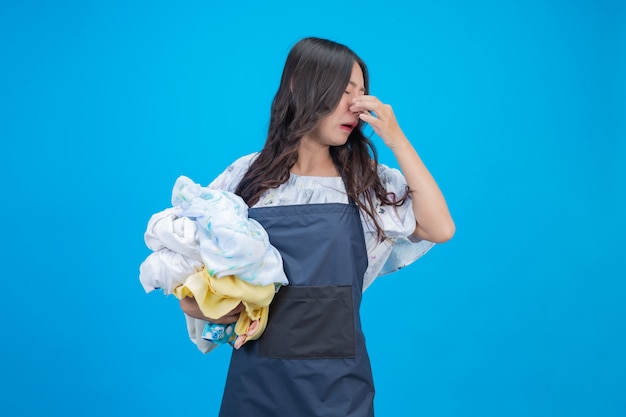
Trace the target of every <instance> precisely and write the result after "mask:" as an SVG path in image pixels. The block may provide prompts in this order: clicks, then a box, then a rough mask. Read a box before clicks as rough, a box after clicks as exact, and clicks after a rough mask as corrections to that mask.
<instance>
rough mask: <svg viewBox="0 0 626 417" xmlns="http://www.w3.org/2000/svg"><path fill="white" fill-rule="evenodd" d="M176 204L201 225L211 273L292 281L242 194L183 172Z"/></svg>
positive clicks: (257, 282) (258, 281) (284, 282)
mask: <svg viewBox="0 0 626 417" xmlns="http://www.w3.org/2000/svg"><path fill="white" fill-rule="evenodd" d="M172 205H173V206H174V207H180V208H181V209H182V211H181V213H180V215H181V216H184V217H187V218H190V219H193V220H194V221H195V222H196V224H197V225H198V226H199V227H198V229H199V230H198V240H199V242H200V244H199V248H198V250H199V254H200V257H201V258H202V262H203V263H204V265H205V267H206V268H207V270H208V272H209V274H210V275H213V276H216V277H217V278H221V277H224V276H227V275H236V276H237V277H238V278H239V279H241V280H244V281H246V282H249V283H251V284H253V285H268V284H274V283H278V284H282V285H287V284H288V280H287V277H286V276H285V273H284V271H283V261H282V258H281V256H280V252H278V250H277V249H276V248H274V247H273V246H272V245H271V244H270V242H269V237H268V236H267V232H265V229H263V227H262V226H261V225H260V224H259V223H258V222H257V221H256V220H254V219H250V218H248V206H247V205H246V203H245V202H244V201H243V199H242V198H241V197H239V196H238V195H236V194H234V193H231V192H228V191H220V190H212V189H209V188H206V187H201V186H200V185H198V184H196V183H194V182H193V181H192V180H191V179H189V178H187V177H185V176H180V177H179V178H178V179H177V180H176V183H175V184H174V190H173V192H172Z"/></svg>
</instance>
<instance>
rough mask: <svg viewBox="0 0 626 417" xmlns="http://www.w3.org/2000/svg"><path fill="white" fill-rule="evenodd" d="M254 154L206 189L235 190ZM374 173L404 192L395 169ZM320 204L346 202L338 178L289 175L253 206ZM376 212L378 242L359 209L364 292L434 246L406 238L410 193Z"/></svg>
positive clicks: (412, 227)
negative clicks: (364, 257)
mask: <svg viewBox="0 0 626 417" xmlns="http://www.w3.org/2000/svg"><path fill="white" fill-rule="evenodd" d="M257 155H258V154H257V153H254V154H250V155H246V156H243V157H241V158H239V159H237V160H236V161H235V162H233V163H232V164H231V165H230V166H229V167H228V168H226V170H225V171H224V172H222V173H221V174H220V175H219V176H218V177H217V178H216V179H215V180H214V181H213V182H212V183H211V184H209V186H208V188H211V189H217V190H224V191H230V192H235V189H236V188H237V185H238V184H239V181H241V178H243V176H244V174H245V173H246V171H247V170H248V167H249V166H250V164H251V163H252V161H253V160H254V158H255V157H256V156H257ZM378 175H379V177H380V179H381V181H382V183H383V186H384V187H385V189H386V190H387V191H388V192H393V193H395V195H396V196H398V197H400V196H402V195H404V193H405V190H406V186H407V184H406V180H405V179H404V176H403V175H402V173H401V172H400V171H399V170H397V169H394V168H389V167H388V166H386V165H383V164H379V165H378ZM321 203H342V204H348V195H347V194H346V189H345V185H344V183H343V180H342V179H341V177H315V176H302V175H295V174H291V176H290V177H289V179H288V180H287V182H285V183H284V184H282V185H280V186H279V187H278V188H272V189H269V190H267V191H266V192H265V193H264V194H263V195H262V196H261V198H260V199H259V201H258V202H257V203H256V204H255V205H254V206H253V207H275V206H285V205H295V204H321ZM376 211H377V215H378V220H379V224H380V225H381V227H382V229H383V230H384V232H385V235H386V239H385V240H383V241H382V242H381V241H380V240H379V239H378V238H377V236H376V228H375V226H374V224H373V222H372V221H371V219H370V218H369V216H368V215H367V214H364V213H363V212H361V224H362V225H363V232H364V235H365V246H366V248H367V255H368V261H369V262H368V266H367V270H366V272H365V276H364V278H363V290H364V291H365V289H367V287H369V286H370V285H371V283H372V282H373V281H374V279H376V278H377V277H379V276H381V275H384V274H388V273H391V272H394V271H396V270H398V269H400V268H402V267H405V266H407V265H409V264H411V263H412V262H414V261H416V260H417V259H418V258H420V257H421V256H422V255H424V254H425V253H426V252H428V250H429V249H430V248H432V247H433V246H434V243H433V242H429V241H427V240H417V241H416V240H413V239H412V238H410V236H411V234H412V233H413V231H414V230H415V224H416V222H415V215H414V214H413V208H412V206H411V201H410V195H409V198H408V199H407V200H406V201H405V203H404V204H403V205H401V206H400V207H393V206H385V205H381V204H380V201H378V202H377V204H376Z"/></svg>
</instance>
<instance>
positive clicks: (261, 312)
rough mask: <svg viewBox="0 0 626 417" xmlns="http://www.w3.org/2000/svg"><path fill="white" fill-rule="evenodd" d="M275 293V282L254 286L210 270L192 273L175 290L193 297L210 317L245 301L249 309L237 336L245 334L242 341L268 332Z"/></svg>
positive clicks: (227, 311) (238, 327) (224, 312)
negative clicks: (214, 274) (270, 307)
mask: <svg viewBox="0 0 626 417" xmlns="http://www.w3.org/2000/svg"><path fill="white" fill-rule="evenodd" d="M275 293H276V286H275V285H274V284H269V285H265V286H258V285H253V284H250V283H247V282H245V281H242V280H240V279H238V278H237V277H236V276H234V275H229V276H226V277H222V278H217V277H214V276H212V275H211V274H210V273H209V272H208V271H207V270H206V269H204V270H202V271H199V272H196V273H195V274H192V275H190V276H189V277H188V278H187V280H186V281H185V283H184V284H183V285H181V286H179V287H177V288H176V289H175V290H174V295H175V296H176V297H177V298H179V299H182V298H183V297H188V296H193V297H194V298H195V300H196V302H197V303H198V307H199V308H200V311H201V312H202V314H204V315H205V316H206V317H208V318H214V319H216V318H219V317H222V316H225V315H226V314H228V313H229V312H230V311H232V310H233V309H234V308H235V307H237V306H238V305H239V303H240V302H241V303H243V305H244V307H245V309H244V311H242V312H241V314H240V315H239V319H238V320H237V322H236V324H235V333H236V335H237V337H239V336H245V337H244V338H243V339H240V341H241V344H243V343H245V342H246V341H248V340H256V339H258V338H259V337H260V336H261V334H262V333H263V332H264V331H265V327H266V326H267V318H268V314H269V305H270V303H271V302H272V300H273V298H274V294H275ZM254 322H257V323H254ZM205 339H206V338H205ZM241 344H239V345H238V346H241Z"/></svg>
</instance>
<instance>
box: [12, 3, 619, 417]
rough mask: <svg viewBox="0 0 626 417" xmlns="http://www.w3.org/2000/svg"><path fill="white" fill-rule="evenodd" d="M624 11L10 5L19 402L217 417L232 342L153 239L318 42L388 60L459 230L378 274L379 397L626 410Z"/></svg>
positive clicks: (379, 91) (491, 409) (100, 411)
mask: <svg viewBox="0 0 626 417" xmlns="http://www.w3.org/2000/svg"><path fill="white" fill-rule="evenodd" d="M625 12H626V10H625V7H624V2H619V1H614V2H613V1H597V0H593V1H592V0H581V1H558V0H556V1H539V0H530V1H527V0H525V1H522V0H513V1H510V2H499V1H492V0H479V1H477V2H463V1H460V0H443V1H434V0H424V1H419V0H418V1H405V2H400V1H384V2H380V1H369V0H364V1H361V2H349V3H348V2H345V3H344V2H337V1H330V0H329V1H326V0H321V1H317V2H293V1H289V2H262V1H255V2H253V1H238V2H214V1H210V0H205V1H181V2H173V1H171V2H166V1H120V0H111V1H75V2H70V1H58V2H44V1H41V2H37V1H28V0H25V1H15V2H9V1H7V0H3V1H1V2H0V137H1V142H0V143H1V148H0V170H2V172H1V174H2V175H1V177H0V178H1V181H2V192H1V195H2V204H1V210H2V219H3V225H2V230H3V232H2V241H3V249H2V251H1V252H0V253H1V255H0V260H1V261H2V278H3V279H2V282H3V288H4V291H3V297H2V302H1V303H0V309H1V310H0V313H1V315H0V317H2V319H1V320H2V327H1V329H2V352H3V353H2V358H1V359H0V410H1V411H0V413H2V415H6V416H11V417H13V416H68V415H90V416H136V415H150V416H181V415H190V416H191V415H203V416H215V415H216V414H217V410H218V409H219V404H220V399H221V394H222V390H223V387H224V381H225V376H226V370H227V364H228V358H229V355H230V348H229V347H225V346H223V347H220V348H219V349H217V350H216V351H214V352H212V353H210V354H208V355H202V354H201V353H200V352H199V351H198V350H197V349H196V348H195V346H194V345H193V344H192V343H191V342H190V341H189V340H188V338H187V335H186V331H185V327H184V321H183V316H182V313H181V312H180V310H179V308H178V303H177V301H176V299H174V298H173V297H165V296H163V295H162V294H161V293H158V292H154V293H151V294H145V293H144V292H143V289H142V288H141V285H140V283H139V280H138V275H139V265H140V263H141V262H142V261H143V260H144V259H145V257H146V256H148V254H149V253H150V252H149V250H148V248H147V247H146V246H145V244H144V242H143V233H144V231H145V227H146V224H147V221H148V219H149V217H150V216H151V215H152V214H153V213H155V212H157V211H161V210H163V209H165V208H166V207H168V206H169V205H170V193H171V189H172V186H173V184H174V181H175V180H176V178H177V177H178V176H179V175H186V176H189V177H190V178H192V179H193V180H194V181H196V182H199V183H202V184H205V185H206V184H207V183H209V182H210V181H211V180H212V179H213V178H214V177H215V176H216V175H217V174H219V173H220V172H221V171H222V170H223V169H224V168H226V166H227V165H228V164H230V163H231V162H232V161H233V160H234V159H235V158H237V157H238V156H241V155H244V154H247V153H251V152H254V151H257V150H259V149H260V148H261V147H262V145H263V143H264V140H265V134H266V130H267V124H268V116H269V108H270V103H271V100H272V98H273V95H274V93H275V91H276V89H277V87H278V82H279V79H280V73H281V70H282V66H283V63H284V60H285V58H286V56H287V52H288V51H289V49H290V48H291V46H292V45H293V44H294V43H295V42H296V41H298V40H299V39H301V38H303V37H306V36H318V37H326V38H330V39H333V40H335V41H338V42H341V43H344V44H347V45H348V46H350V47H351V48H352V49H354V50H355V51H356V52H357V53H358V54H359V55H361V56H362V57H363V59H364V60H365V61H366V63H367V64H368V65H369V68H370V70H371V91H372V94H373V95H376V96H378V97H380V99H381V100H383V101H384V102H386V103H390V104H392V105H393V108H394V110H395V111H396V115H397V118H398V120H399V121H400V124H401V126H402V127H403V129H404V131H405V133H406V134H407V136H409V138H410V139H411V141H412V142H413V144H414V145H415V147H416V149H417V150H418V152H419V153H420V154H421V156H422V158H423V159H424V161H425V162H426V164H427V165H428V167H429V168H430V169H431V171H432V173H433V175H434V176H435V177H436V179H437V180H438V182H439V184H440V186H441V188H442V189H443V191H444V193H445V195H446V198H447V201H448V203H449V206H450V209H451V211H452V214H453V216H454V218H455V221H456V224H457V234H456V236H455V237H454V239H453V240H452V241H450V242H448V243H446V244H444V245H437V246H435V247H434V248H433V249H432V250H431V251H430V252H429V253H428V254H427V255H426V256H425V257H423V258H422V259H420V260H419V261H418V262H417V263H415V264H413V265H411V266H409V267H407V268H405V269H403V270H401V271H399V272H397V273H395V274H393V275H389V276H385V277H383V278H381V279H379V280H378V281H376V282H375V283H374V285H373V286H372V287H371V288H370V289H369V290H367V292H366V293H365V298H364V303H363V306H362V314H363V322H364V330H365V334H366V337H367V340H368V345H369V349H370V355H371V359H372V366H373V370H374V377H375V381H376V387H377V393H376V399H375V404H376V410H377V416H379V417H394V416H429V417H439V416H441V417H443V416H454V417H456V416H458V417H466V416H480V417H514V416H520V417H522V416H524V417H525V416H534V417H543V416H568V417H573V416H603V417H610V416H616V417H617V416H620V417H623V416H624V415H626V302H625V297H626V262H625V259H626V256H624V249H626V245H625V244H624V233H625V232H626V228H625V222H624V212H625V210H626V204H625V190H626V181H625V178H626V169H625V168H624V167H625V166H626V145H625V143H626V123H625V118H626V117H625V115H626V106H625V103H626V82H625V74H626V56H625V54H626V34H625V30H626V29H625V28H626V14H625ZM373 139H374V141H375V143H376V145H377V147H378V150H379V151H380V160H381V162H383V163H386V164H388V165H391V166H395V161H394V160H393V158H392V155H391V154H390V152H388V151H387V150H385V149H384V145H383V143H382V141H381V140H380V139H379V138H377V137H374V138H373Z"/></svg>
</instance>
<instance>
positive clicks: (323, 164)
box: [291, 138, 339, 177]
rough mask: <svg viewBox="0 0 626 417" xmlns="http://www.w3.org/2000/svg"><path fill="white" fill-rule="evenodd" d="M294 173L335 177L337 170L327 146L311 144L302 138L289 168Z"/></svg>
mask: <svg viewBox="0 0 626 417" xmlns="http://www.w3.org/2000/svg"><path fill="white" fill-rule="evenodd" d="M291 172H292V173H293V174H296V175H306V176H313V177H337V176H339V172H338V171H337V167H335V163H334V162H333V158H332V157H331V156H330V148H329V147H328V146H320V145H319V144H313V143H310V142H308V141H306V140H305V138H302V141H301V142H300V146H299V147H298V160H297V161H296V163H295V165H294V166H293V167H292V168H291Z"/></svg>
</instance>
